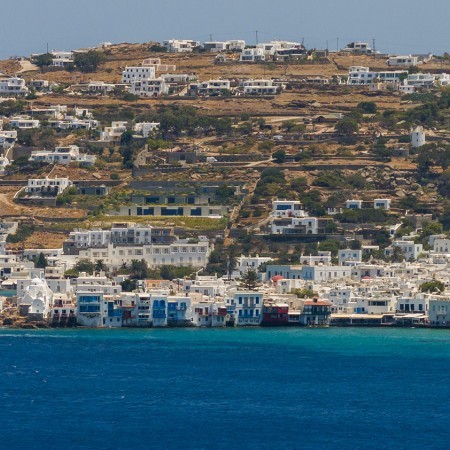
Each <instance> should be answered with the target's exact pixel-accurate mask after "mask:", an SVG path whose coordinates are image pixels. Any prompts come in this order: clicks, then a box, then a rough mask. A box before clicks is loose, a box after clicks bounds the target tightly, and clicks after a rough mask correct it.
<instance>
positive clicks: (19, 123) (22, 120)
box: [9, 116, 41, 130]
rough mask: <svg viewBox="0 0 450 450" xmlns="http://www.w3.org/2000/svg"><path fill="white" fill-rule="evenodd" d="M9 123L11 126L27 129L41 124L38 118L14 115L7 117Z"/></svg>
mask: <svg viewBox="0 0 450 450" xmlns="http://www.w3.org/2000/svg"><path fill="white" fill-rule="evenodd" d="M9 125H10V126H11V127H15V128H20V129H21V130H27V129H32V128H39V127H40V126H41V122H40V121H39V120H38V119H32V118H31V117H28V116H14V117H11V119H9Z"/></svg>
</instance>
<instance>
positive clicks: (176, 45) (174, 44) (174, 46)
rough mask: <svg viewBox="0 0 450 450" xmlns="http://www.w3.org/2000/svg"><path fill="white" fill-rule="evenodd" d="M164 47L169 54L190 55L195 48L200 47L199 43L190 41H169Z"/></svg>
mask: <svg viewBox="0 0 450 450" xmlns="http://www.w3.org/2000/svg"><path fill="white" fill-rule="evenodd" d="M162 45H163V46H164V47H165V48H166V50H167V51H168V52H169V53H190V52H192V50H194V48H196V47H200V42H199V41H193V40H190V39H168V40H165V41H163V43H162Z"/></svg>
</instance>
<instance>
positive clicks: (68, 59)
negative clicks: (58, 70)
mask: <svg viewBox="0 0 450 450" xmlns="http://www.w3.org/2000/svg"><path fill="white" fill-rule="evenodd" d="M51 54H52V56H53V59H52V65H53V66H55V67H67V66H69V65H71V64H73V61H74V60H73V57H74V55H73V52H64V51H56V50H52V52H51Z"/></svg>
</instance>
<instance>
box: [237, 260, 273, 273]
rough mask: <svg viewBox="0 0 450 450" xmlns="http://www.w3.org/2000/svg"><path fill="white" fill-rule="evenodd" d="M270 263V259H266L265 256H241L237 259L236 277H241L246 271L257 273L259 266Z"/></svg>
mask: <svg viewBox="0 0 450 450" xmlns="http://www.w3.org/2000/svg"><path fill="white" fill-rule="evenodd" d="M269 261H272V258H268V257H267V256H259V255H256V256H244V255H241V256H240V257H239V258H238V259H237V271H238V275H239V276H242V275H243V274H244V273H245V272H247V270H249V269H254V270H256V271H258V269H259V267H260V266H261V264H265V263H268V262H269Z"/></svg>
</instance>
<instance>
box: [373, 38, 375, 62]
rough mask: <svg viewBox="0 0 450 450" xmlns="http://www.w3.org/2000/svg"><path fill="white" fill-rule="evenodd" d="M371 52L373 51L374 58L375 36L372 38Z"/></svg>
mask: <svg viewBox="0 0 450 450" xmlns="http://www.w3.org/2000/svg"><path fill="white" fill-rule="evenodd" d="M372 53H373V59H375V38H373V39H372Z"/></svg>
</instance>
